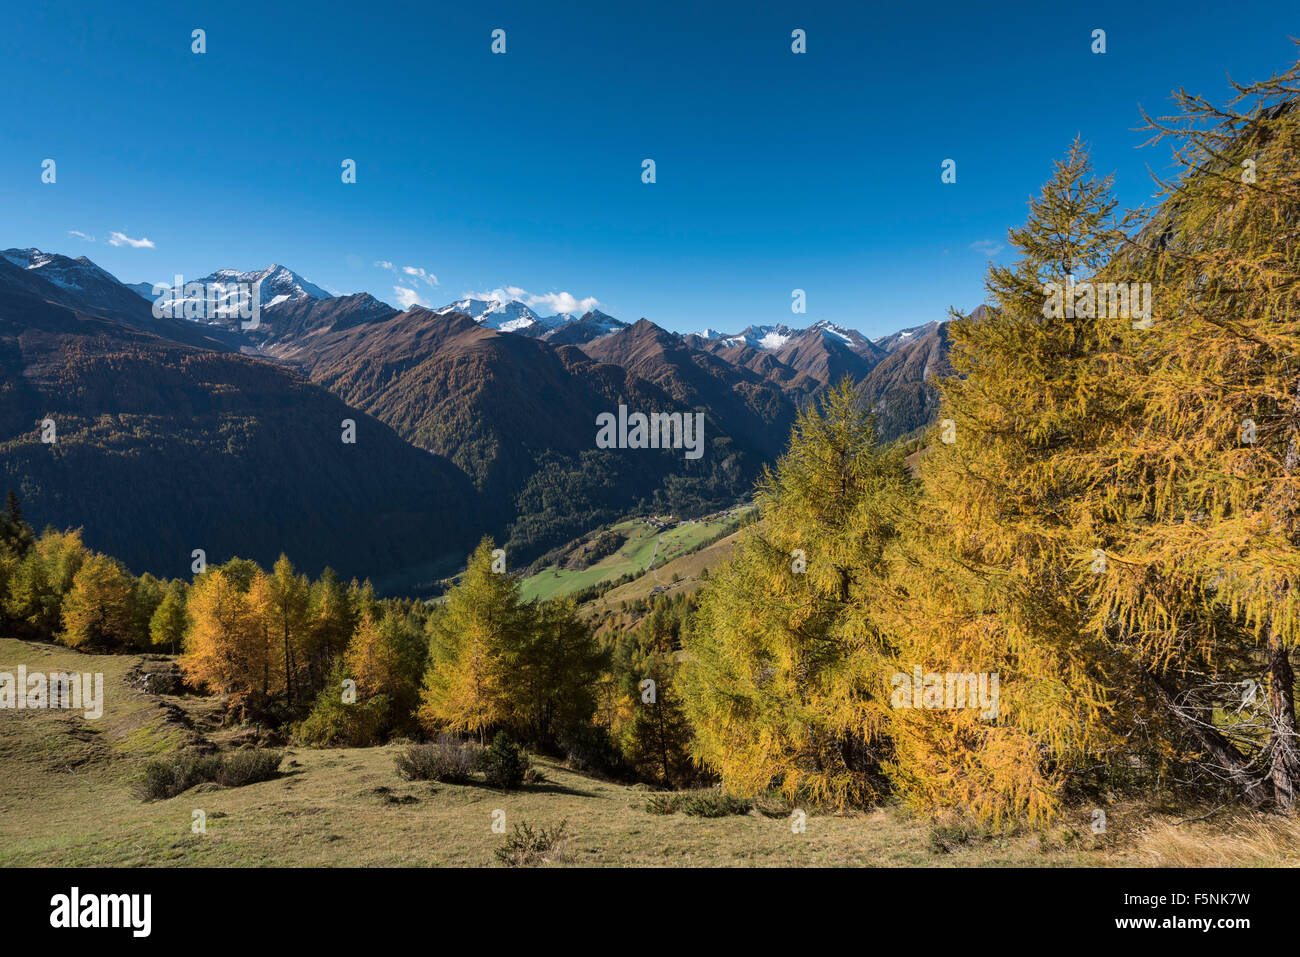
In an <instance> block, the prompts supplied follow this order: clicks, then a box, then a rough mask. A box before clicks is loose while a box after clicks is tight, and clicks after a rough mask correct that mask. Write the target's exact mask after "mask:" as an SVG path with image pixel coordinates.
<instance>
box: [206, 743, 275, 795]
mask: <svg viewBox="0 0 1300 957" xmlns="http://www.w3.org/2000/svg"><path fill="white" fill-rule="evenodd" d="M283 760H284V753H283V752H281V751H259V750H256V749H252V748H250V749H249V750H247V751H232V752H230V753H229V754H227V755H225V756H224V757H221V758H220V759H219V760H218V761H217V766H216V768H215V773H214V775H213V776H212V777H211V778H209V780H211V781H215V782H216V783H217V784H220V785H221V786H222V787H223V788H242V787H243V786H244V785H245V784H256V783H257V782H258V781H266V780H269V779H270V778H273V777H275V772H276V771H277V770H279V768H280V762H281V761H283Z"/></svg>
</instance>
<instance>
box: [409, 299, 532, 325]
mask: <svg viewBox="0 0 1300 957" xmlns="http://www.w3.org/2000/svg"><path fill="white" fill-rule="evenodd" d="M433 311H434V312H436V313H437V314H438V315H440V316H445V315H446V314H447V313H449V312H463V313H465V315H467V316H469V317H470V318H471V319H473V320H474V321H475V322H477V323H478V324H479V325H481V326H486V327H487V328H489V329H500V330H501V331H502V332H523V331H524V330H527V329H532V328H533V327H535V326H537V327H543V328H549V326H548V324H547V322H546V321H545V320H543V319H542V318H541V317H540V316H538V315H537V313H535V312H533V310H531V309H529V308H528V306H526V305H525V304H524V303H522V302H520V301H519V300H518V299H457V300H456V301H455V302H453V303H449V304H448V305H446V306H442V307H440V308H438V309H435V310H433Z"/></svg>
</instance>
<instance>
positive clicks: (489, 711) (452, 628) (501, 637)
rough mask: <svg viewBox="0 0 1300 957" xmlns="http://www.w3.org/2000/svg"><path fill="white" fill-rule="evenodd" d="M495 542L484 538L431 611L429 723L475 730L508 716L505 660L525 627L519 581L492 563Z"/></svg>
mask: <svg viewBox="0 0 1300 957" xmlns="http://www.w3.org/2000/svg"><path fill="white" fill-rule="evenodd" d="M492 552H493V542H492V541H491V539H487V538H485V539H483V541H482V542H480V543H479V546H478V548H476V549H475V550H474V553H473V554H472V555H471V556H470V558H469V563H468V566H467V567H466V569H465V575H464V577H463V578H462V579H461V581H460V583H459V584H458V585H456V586H455V587H454V588H452V589H451V590H450V591H448V593H447V598H446V601H445V603H444V604H443V606H442V608H440V609H439V610H438V611H437V612H436V613H435V614H434V615H433V616H432V617H431V618H430V619H429V625H428V630H429V668H428V671H427V672H426V674H425V680H424V687H423V691H422V693H421V699H420V710H419V717H420V720H421V722H422V723H424V724H425V725H426V726H427V727H429V728H431V729H445V730H448V731H452V732H457V733H461V734H473V735H477V736H478V738H479V741H480V742H486V740H487V735H488V731H489V730H491V729H493V728H495V727H497V726H498V725H500V724H502V723H503V722H505V721H507V720H508V719H509V717H510V712H511V709H510V702H509V699H508V697H507V694H506V688H507V683H508V676H507V675H506V673H505V671H506V667H507V663H508V660H509V659H508V655H509V653H510V651H511V650H512V649H514V648H516V647H518V646H519V645H520V644H521V638H520V633H521V631H522V629H524V628H526V627H527V624H528V623H527V621H526V615H525V614H524V610H523V608H522V607H521V604H520V601H519V585H518V582H517V581H516V580H515V579H514V578H513V577H512V576H510V575H508V574H506V573H505V572H504V571H494V570H493V566H494V564H495V563H494V559H493V555H492Z"/></svg>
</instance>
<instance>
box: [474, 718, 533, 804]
mask: <svg viewBox="0 0 1300 957" xmlns="http://www.w3.org/2000/svg"><path fill="white" fill-rule="evenodd" d="M480 766H481V767H482V769H483V777H484V778H486V779H487V783H488V784H489V785H490V786H492V787H494V788H498V789H500V790H502V791H513V790H514V789H515V788H517V787H519V786H520V785H521V784H523V783H524V775H526V774H527V773H528V756H527V755H526V754H524V752H523V751H522V750H521V749H520V747H519V745H517V744H515V743H514V742H513V741H511V740H510V738H509V737H507V736H506V733H505V732H504V731H501V732H498V733H497V736H496V737H495V738H493V739H492V744H491V746H490V747H489V748H487V750H485V751H484V752H483V758H482V762H481V765H480Z"/></svg>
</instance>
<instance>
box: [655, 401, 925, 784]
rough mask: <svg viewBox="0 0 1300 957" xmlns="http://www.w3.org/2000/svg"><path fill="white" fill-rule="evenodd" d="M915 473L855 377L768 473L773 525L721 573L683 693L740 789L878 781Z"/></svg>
mask: <svg viewBox="0 0 1300 957" xmlns="http://www.w3.org/2000/svg"><path fill="white" fill-rule="evenodd" d="M908 484H909V482H908V478H907V475H906V471H905V469H904V467H903V463H902V460H901V457H900V456H899V455H898V454H897V453H896V452H895V451H882V450H879V449H878V448H876V439H875V430H874V428H873V425H872V421H871V417H870V416H869V415H868V414H867V412H866V411H865V410H864V409H862V408H861V405H860V400H859V398H858V396H857V394H856V391H855V390H854V388H853V387H852V385H851V384H850V383H848V382H844V383H841V384H840V385H839V386H838V387H836V388H834V389H832V390H830V391H829V392H827V393H826V395H825V396H824V397H823V398H822V400H821V402H820V404H819V405H818V406H817V407H810V408H808V409H806V410H805V411H804V412H803V413H802V414H801V415H800V416H799V419H798V421H797V423H796V425H795V429H794V433H793V436H792V439H791V443H790V447H789V449H788V451H787V452H786V453H785V455H784V456H782V458H781V459H780V461H779V462H778V463H777V466H776V469H775V471H771V470H769V471H768V472H767V473H766V474H765V476H764V478H763V480H762V482H761V483H760V486H759V490H758V496H757V502H758V510H759V513H760V515H761V521H760V523H759V524H757V525H754V526H750V527H748V528H747V529H746V530H745V531H744V532H743V533H742V536H741V538H740V541H739V544H738V546H737V549H736V554H735V557H734V558H733V559H732V561H731V562H730V563H728V564H727V565H724V566H723V567H722V568H721V569H719V570H718V571H716V572H715V574H714V575H713V576H712V577H711V578H710V581H709V585H708V587H707V588H706V589H705V590H704V592H703V597H702V599H701V604H700V610H699V615H698V617H697V619H696V623H695V627H694V628H693V629H692V631H691V632H690V633H689V634H688V635H687V637H686V640H685V663H684V665H683V668H682V671H681V681H680V684H681V691H682V697H683V704H684V708H685V711H686V714H687V716H688V718H689V720H690V722H691V724H692V726H693V728H694V730H695V735H696V737H695V745H694V747H695V755H696V757H697V758H698V759H699V760H700V761H701V762H703V763H704V764H706V765H707V766H709V767H711V768H712V769H714V770H715V771H717V772H718V773H719V774H720V775H721V777H722V781H723V784H724V786H726V787H728V788H730V789H732V790H734V791H738V792H740V793H744V794H755V793H757V792H760V791H762V790H764V789H766V788H768V787H770V786H773V785H775V786H778V787H780V788H781V789H782V790H783V791H784V792H785V793H786V794H787V795H788V796H790V797H792V798H793V797H796V796H802V795H807V796H808V797H809V798H810V799H812V800H814V801H823V802H826V803H830V804H835V805H842V804H844V803H847V802H853V803H860V802H863V801H866V800H868V799H870V798H871V797H872V796H873V795H874V794H875V793H876V792H877V789H878V784H879V780H880V778H879V770H880V764H881V760H882V758H883V757H884V754H885V742H883V741H882V739H881V736H880V730H881V725H882V722H883V717H884V716H883V710H884V708H885V707H886V706H887V700H886V701H885V702H884V703H882V701H881V695H880V694H879V693H878V691H879V689H880V687H881V667H882V664H883V662H884V660H885V657H886V639H885V637H884V636H883V635H882V634H881V633H880V631H879V629H878V628H877V627H876V622H875V620H874V613H873V611H872V608H873V606H874V604H875V602H876V600H877V598H878V597H879V589H880V587H881V585H882V582H883V576H882V571H883V569H882V565H881V562H882V556H883V551H884V548H885V545H886V544H887V543H888V542H889V541H890V540H891V539H892V538H893V536H894V535H895V533H896V527H897V523H898V521H899V520H900V519H901V516H902V514H903V505H904V503H905V502H906V499H907V487H908Z"/></svg>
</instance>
